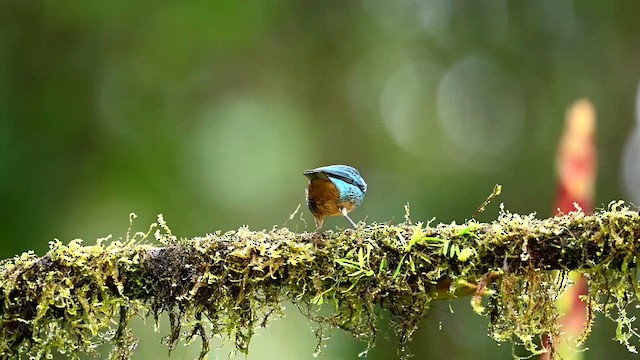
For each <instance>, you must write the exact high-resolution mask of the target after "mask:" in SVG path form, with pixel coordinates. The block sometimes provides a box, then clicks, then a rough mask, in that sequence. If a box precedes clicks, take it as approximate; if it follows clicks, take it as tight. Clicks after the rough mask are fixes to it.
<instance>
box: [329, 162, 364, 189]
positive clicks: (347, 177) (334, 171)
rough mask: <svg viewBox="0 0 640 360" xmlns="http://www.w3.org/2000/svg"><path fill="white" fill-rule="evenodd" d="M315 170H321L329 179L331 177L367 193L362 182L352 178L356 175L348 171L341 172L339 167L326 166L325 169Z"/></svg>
mask: <svg viewBox="0 0 640 360" xmlns="http://www.w3.org/2000/svg"><path fill="white" fill-rule="evenodd" d="M316 170H321V171H322V172H324V173H325V174H327V176H329V177H332V178H334V179H339V180H342V181H344V182H346V183H347V184H351V185H353V186H356V187H358V188H359V189H360V190H361V191H362V192H366V191H367V188H366V186H365V185H364V184H363V183H362V182H360V181H358V180H356V179H354V176H357V174H352V173H351V172H349V171H348V170H343V169H341V168H339V167H333V166H327V167H323V168H318V169H316Z"/></svg>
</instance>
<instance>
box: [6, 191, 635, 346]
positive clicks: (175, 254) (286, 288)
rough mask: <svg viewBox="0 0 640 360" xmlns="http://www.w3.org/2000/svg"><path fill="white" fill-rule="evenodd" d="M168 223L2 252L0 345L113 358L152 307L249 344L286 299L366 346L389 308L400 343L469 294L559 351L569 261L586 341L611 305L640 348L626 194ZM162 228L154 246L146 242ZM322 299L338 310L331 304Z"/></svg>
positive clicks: (183, 336) (622, 337)
mask: <svg viewBox="0 0 640 360" xmlns="http://www.w3.org/2000/svg"><path fill="white" fill-rule="evenodd" d="M158 225H159V229H158V230H157V231H155V233H154V234H153V235H151V234H152V232H153V230H151V229H150V230H149V232H147V233H137V234H135V235H133V236H131V235H130V233H129V232H127V235H126V236H125V237H124V238H121V239H119V240H118V241H114V242H110V243H108V244H107V242H108V241H107V240H108V239H99V240H98V241H97V242H96V244H95V245H84V246H83V245H82V244H81V242H80V241H78V240H74V241H72V242H71V243H69V244H68V245H63V244H62V243H61V242H59V241H54V242H52V243H51V245H50V250H49V251H48V252H47V253H46V254H45V255H44V256H41V257H39V256H36V255H35V254H33V253H32V252H28V253H24V254H22V255H19V256H16V257H14V258H12V259H7V260H5V261H3V262H2V263H1V264H0V305H1V306H0V309H1V310H0V311H1V314H0V353H1V354H5V355H6V357H17V356H19V355H28V356H34V357H44V356H48V355H49V354H54V353H56V352H60V353H64V354H68V355H70V356H71V357H77V356H79V354H80V353H92V352H93V351H94V349H95V348H96V347H98V346H100V345H102V344H105V343H107V344H111V345H112V348H113V351H112V354H111V356H112V358H117V359H126V358H128V357H129V356H130V354H131V353H132V351H134V349H135V344H136V339H135V337H134V335H133V333H132V331H131V330H130V329H129V327H128V322H129V320H130V319H131V318H132V317H134V316H146V315H147V314H151V315H153V316H154V317H155V319H156V321H157V319H158V318H159V316H161V315H163V314H166V315H168V317H169V319H170V323H171V329H170V333H169V334H168V336H167V337H166V339H167V344H168V347H169V349H172V348H174V347H175V346H176V344H177V343H178V342H179V341H185V342H189V341H191V340H193V339H194V338H197V337H199V338H201V339H202V343H203V345H202V352H201V357H205V355H206V354H207V352H208V344H209V339H210V338H211V337H212V336H221V337H223V338H226V339H228V340H229V341H232V342H233V343H234V344H235V347H236V348H237V350H239V351H240V352H243V353H246V352H248V351H249V343H250V340H251V337H252V336H253V334H254V332H255V331H256V329H257V328H260V327H263V326H264V325H265V324H266V323H267V322H268V321H269V320H270V319H271V318H272V317H276V316H282V305H281V303H282V302H283V301H289V302H293V303H294V304H296V305H297V306H299V307H300V308H302V309H304V311H303V312H304V313H306V314H307V315H308V316H309V317H310V318H311V319H313V320H314V321H317V322H319V324H321V325H322V326H330V327H336V328H340V329H344V330H346V331H348V332H350V333H352V334H353V335H354V336H355V337H357V338H363V339H366V340H367V341H368V344H369V346H373V344H374V342H375V335H376V331H377V318H378V316H379V314H380V312H381V311H384V312H387V313H388V314H390V318H391V321H392V327H393V328H394V330H395V331H396V332H397V334H398V335H399V339H400V341H401V342H403V343H404V342H407V341H409V340H410V339H411V335H412V333H413V332H414V330H415V329H416V327H417V325H418V323H419V321H420V320H421V319H422V318H423V317H425V316H426V315H427V314H428V312H429V309H430V307H431V305H432V302H433V301H438V300H443V299H448V298H453V297H458V296H465V295H471V296H470V299H471V305H472V306H473V308H474V310H475V311H476V312H478V313H479V314H481V315H484V316H487V317H488V319H489V321H490V326H489V334H490V335H491V336H492V337H493V338H494V339H495V340H496V341H498V342H503V341H512V342H515V343H518V344H521V345H523V346H524V347H525V348H526V349H527V350H528V351H530V352H532V353H538V352H541V351H553V344H552V347H551V348H543V347H541V345H539V344H540V338H539V337H540V336H541V335H542V334H545V333H547V334H550V335H551V339H554V338H557V337H558V336H557V335H558V334H559V331H560V329H559V328H558V325H557V322H556V319H557V317H558V313H557V310H556V308H555V304H554V301H555V299H556V298H557V297H558V296H559V295H560V294H561V292H562V291H563V289H564V288H565V286H566V285H567V282H568V281H569V280H568V278H567V277H566V273H567V272H568V271H569V270H575V271H579V272H581V273H583V274H584V275H585V276H586V277H587V279H588V280H589V295H588V297H587V298H585V299H584V300H585V301H586V302H587V305H588V306H587V309H588V312H587V314H586V315H585V320H586V322H587V324H588V326H587V327H586V330H585V332H584V333H583V335H582V336H581V337H580V338H579V339H574V340H575V341H576V342H577V345H579V344H580V343H581V342H583V341H584V340H585V339H586V337H587V336H588V335H589V331H590V329H591V324H592V322H593V319H594V315H593V314H594V312H596V311H600V312H602V313H604V314H605V315H606V316H607V317H609V318H611V319H613V320H614V321H616V322H617V323H618V330H617V332H616V334H615V336H616V339H617V340H618V341H619V342H621V343H623V344H624V345H626V346H627V348H628V349H629V350H630V351H635V347H634V346H633V345H632V342H634V341H635V340H637V337H638V334H637V333H636V332H635V327H636V324H634V319H633V318H630V317H629V316H627V309H628V308H629V307H630V306H632V307H633V306H635V305H636V304H637V303H638V300H639V298H638V292H637V288H638V284H637V281H636V276H635V272H636V258H637V256H638V252H639V247H638V239H640V215H639V214H638V212H637V211H636V210H633V209H631V208H629V207H627V206H625V205H624V204H623V203H621V202H617V203H612V204H610V205H609V206H608V207H607V208H606V209H603V210H601V211H598V212H596V213H595V214H593V215H586V214H584V213H583V212H581V211H580V210H577V211H575V212H571V213H569V214H566V215H563V216H557V217H552V218H548V219H537V218H535V216H534V215H517V214H512V213H509V212H507V211H505V210H503V209H501V211H500V214H499V216H498V218H497V219H496V220H495V221H493V222H490V223H479V222H476V221H474V220H470V221H467V222H465V223H463V224H455V223H452V224H439V225H435V226H430V224H426V225H425V224H422V223H416V224H414V223H411V221H410V220H407V221H405V222H404V223H402V224H397V225H391V224H371V225H360V226H359V227H358V228H357V229H355V230H345V231H343V232H327V233H324V234H322V235H316V234H309V233H302V234H299V233H294V232H291V231H290V230H288V229H286V228H273V229H271V230H264V231H251V230H249V229H248V228H246V227H243V228H240V229H238V230H235V231H229V232H226V233H221V232H218V233H215V234H208V235H206V236H202V237H195V238H191V239H179V238H178V237H176V236H175V235H173V234H172V233H171V230H170V229H169V227H168V226H167V225H166V224H165V222H164V220H163V219H162V217H159V221H158ZM153 226H156V225H155V224H154V225H153ZM153 226H152V229H153ZM153 237H155V239H156V240H157V243H156V245H150V244H149V243H150V242H151V239H152V238H153ZM322 306H325V307H330V308H331V309H332V310H333V311H332V313H331V315H328V316H320V315H319V313H318V312H317V311H316V310H317V309H318V308H320V307H322ZM319 337H320V338H321V337H322V336H321V335H320V336H319ZM634 338H635V340H634ZM319 341H320V340H319ZM310 351H311V350H310Z"/></svg>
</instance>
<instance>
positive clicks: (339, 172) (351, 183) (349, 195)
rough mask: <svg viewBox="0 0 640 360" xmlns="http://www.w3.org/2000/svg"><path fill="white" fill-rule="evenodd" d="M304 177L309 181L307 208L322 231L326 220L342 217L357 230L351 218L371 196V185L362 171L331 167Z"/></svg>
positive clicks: (322, 168) (344, 166)
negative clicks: (328, 217) (368, 193)
mask: <svg viewBox="0 0 640 360" xmlns="http://www.w3.org/2000/svg"><path fill="white" fill-rule="evenodd" d="M304 175H305V176H306V177H308V178H309V185H308V186H307V205H308V206H309V210H311V213H312V214H313V217H314V218H315V220H316V225H317V226H318V229H320V228H322V224H323V220H324V217H325V216H339V215H342V216H344V217H345V218H346V219H347V220H349V222H350V223H351V224H352V225H353V226H354V227H356V224H355V223H354V222H353V220H351V218H349V216H348V215H347V214H348V213H349V211H351V210H353V209H355V208H357V207H358V206H360V204H362V201H363V200H364V196H365V194H366V192H367V183H366V182H365V181H364V179H363V178H362V176H360V173H359V172H358V170H356V169H355V168H353V167H351V166H347V165H330V166H323V167H319V168H316V169H312V170H307V171H305V172H304Z"/></svg>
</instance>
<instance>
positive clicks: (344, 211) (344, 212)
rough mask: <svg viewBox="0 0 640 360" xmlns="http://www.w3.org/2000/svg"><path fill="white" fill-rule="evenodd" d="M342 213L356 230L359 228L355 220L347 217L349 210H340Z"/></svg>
mask: <svg viewBox="0 0 640 360" xmlns="http://www.w3.org/2000/svg"><path fill="white" fill-rule="evenodd" d="M340 212H341V213H342V216H344V217H345V218H346V219H347V220H349V222H350V223H351V225H353V228H354V229H357V228H358V225H356V223H354V222H353V220H351V218H350V217H349V215H347V208H340Z"/></svg>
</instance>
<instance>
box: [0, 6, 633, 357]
mask: <svg viewBox="0 0 640 360" xmlns="http://www.w3.org/2000/svg"><path fill="white" fill-rule="evenodd" d="M637 14H640V2H632V1H624V2H606V1H599V0H585V1H579V2H578V1H575V2H572V1H564V0H561V1H557V0H538V1H526V2H522V1H520V2H519V1H501V0H493V1H482V2H479V1H472V0H465V1H444V0H438V1H416V0H408V1H384V0H372V1H352V2H342V1H279V2H276V1H273V2H267V1H253V2H211V1H181V2H173V1H122V0H112V1H80V0H55V1H54V0H40V1H11V0H5V1H1V0H0V149H1V152H0V156H1V158H0V159H1V166H0V193H1V200H2V206H1V207H0V238H1V239H2V243H1V246H0V253H1V256H0V257H1V258H7V257H11V256H13V255H15V254H18V253H21V252H23V251H26V250H28V249H33V250H35V251H36V252H37V253H39V254H43V253H44V252H45V251H46V250H47V246H48V244H47V243H48V241H50V240H52V239H53V238H59V239H61V240H63V241H64V242H68V241H69V240H71V239H74V238H78V237H79V238H83V239H85V241H86V242H87V243H91V242H93V241H94V239H95V238H97V237H102V236H105V235H107V234H111V233H113V234H114V236H116V237H118V236H122V235H123V234H124V233H125V231H126V229H127V225H128V214H129V213H130V212H135V213H137V214H138V215H139V218H138V220H137V221H136V223H135V226H136V229H137V230H141V231H144V230H146V229H147V227H148V225H149V223H151V222H152V221H154V220H155V216H156V214H158V213H163V214H164V216H165V218H166V219H167V221H168V223H169V226H170V227H171V228H172V230H173V232H174V233H175V234H177V235H179V236H184V237H190V236H197V235H202V234H205V233H208V232H213V231H216V230H223V231H225V230H230V229H235V228H237V227H239V226H241V225H245V224H246V225H249V226H250V227H251V228H252V229H262V228H270V227H272V226H274V225H278V226H282V225H283V224H285V222H286V221H287V218H288V216H289V214H291V213H292V212H293V211H294V210H295V208H296V207H297V206H298V204H303V203H304V199H303V197H304V187H305V185H306V182H307V180H306V179H305V178H304V176H302V171H303V170H304V169H307V168H312V167H317V166H321V165H327V164H333V163H344V164H349V165H353V166H355V167H357V168H358V169H359V170H360V171H361V173H362V174H363V176H364V177H365V179H366V180H367V182H368V184H369V192H368V195H367V199H366V200H365V202H364V204H363V206H362V207H361V208H360V209H358V210H356V211H355V212H354V213H353V216H352V217H353V219H354V220H356V221H359V220H365V221H367V222H386V221H392V222H400V221H402V220H403V215H404V210H403V205H404V204H406V203H407V202H409V203H410V204H411V212H412V217H413V218H414V220H418V219H421V220H429V219H431V218H432V217H436V218H437V220H438V221H442V222H451V221H454V220H455V221H458V222H461V221H464V220H465V219H466V218H469V217H470V216H471V215H472V214H473V212H474V211H475V209H476V208H477V207H478V205H479V204H480V203H481V202H482V201H483V200H484V199H485V198H486V196H487V195H488V194H489V193H490V192H491V189H492V187H493V185H494V184H496V183H500V184H502V185H503V195H502V196H501V197H500V199H499V201H502V202H504V203H505V206H506V208H507V209H509V210H511V211H514V212H523V213H529V212H537V213H538V214H539V216H549V215H551V214H552V202H553V198H554V195H555V190H556V179H555V170H554V168H555V164H554V161H555V159H554V156H555V151H556V149H555V148H556V144H557V142H558V139H559V137H560V131H561V129H562V127H563V125H564V114H565V110H566V108H567V107H568V106H569V104H570V103H572V102H573V101H574V100H576V99H578V98H581V97H588V98H589V99H591V100H592V101H593V103H594V104H595V106H596V108H597V112H598V121H599V123H598V130H597V147H598V156H599V177H598V182H597V201H596V204H597V205H598V206H600V205H602V204H606V203H608V202H609V201H610V200H613V199H628V200H634V199H635V200H636V201H640V199H639V196H638V195H637V194H635V195H634V193H633V191H634V189H636V188H635V187H634V186H633V184H637V183H634V179H637V177H634V174H636V173H637V168H638V167H637V165H634V163H633V160H634V159H635V158H636V157H634V156H633V154H635V153H633V154H631V155H629V154H627V156H626V158H627V159H631V160H629V161H627V165H625V166H626V168H623V165H622V164H623V163H624V162H623V161H622V159H623V158H625V146H626V147H627V152H628V151H630V150H628V149H632V150H633V149H637V147H634V146H631V145H625V143H626V142H627V141H628V138H633V136H632V137H630V134H636V131H635V130H634V129H635V128H634V126H635V125H634V123H635V121H634V107H635V104H634V102H635V92H636V86H637V80H638V78H639V75H640V66H639V64H640V46H639V44H640V21H638V19H637ZM623 173H624V174H627V175H625V176H626V177H625V176H622V174H623ZM623 178H624V179H626V180H624V179H623ZM624 184H627V187H626V188H627V189H628V191H627V190H625V186H623V185H624ZM629 184H631V185H629ZM638 189H640V187H638ZM636 191H638V190H636ZM302 209H303V211H304V212H303V218H304V219H305V220H306V223H305V222H303V221H302V220H300V219H299V218H297V219H295V220H293V221H289V222H288V223H287V226H288V227H290V228H292V229H294V230H297V231H305V230H307V231H311V230H313V226H312V223H313V219H312V218H311V216H310V215H309V214H308V212H307V210H306V208H305V207H304V205H303V208H302ZM496 213H497V205H495V204H493V205H492V206H491V207H490V208H489V209H488V210H487V212H486V213H484V214H482V215H481V216H480V219H481V220H484V221H486V220H490V219H491V218H494V217H495V216H496ZM325 224H326V225H328V226H329V227H336V226H337V227H346V226H347V223H346V221H344V219H337V218H336V219H329V220H328V221H327V222H326V223H325ZM451 308H452V309H453V310H454V311H455V313H454V314H451V313H450V307H449V304H448V303H441V304H438V305H437V306H436V307H435V308H434V309H433V311H432V313H431V314H430V315H429V316H428V317H427V318H426V319H425V320H424V321H423V323H422V324H421V326H420V329H419V330H418V331H417V332H416V333H415V337H414V341H413V343H411V345H410V347H411V349H412V350H413V352H414V353H415V354H416V358H417V359H445V358H446V359H448V358H453V359H467V358H473V359H495V358H510V354H511V346H510V345H509V344H504V345H502V346H498V345H496V344H495V343H494V342H493V341H492V340H491V339H490V338H488V336H487V335H486V333H487V332H486V327H487V324H488V320H487V319H485V318H482V317H479V316H477V315H475V314H473V313H472V311H471V309H470V307H469V305H468V299H462V300H459V301H455V302H453V303H452V304H451ZM287 312H288V314H289V315H288V316H287V317H286V318H284V319H279V320H276V321H274V322H273V323H272V324H271V325H270V327H269V328H268V329H265V330H260V331H259V332H258V335H257V336H256V337H255V339H254V342H253V344H252V347H251V349H250V351H251V353H250V355H249V356H248V359H312V358H313V357H312V353H313V351H314V346H315V337H314V335H313V325H312V324H310V323H309V322H308V321H307V320H306V319H305V318H304V317H303V316H302V315H300V313H299V312H298V310H296V309H295V308H294V307H293V306H291V305H289V306H288V311H287ZM597 320H598V321H597V323H596V327H595V330H594V333H593V334H592V336H591V338H590V340H589V342H588V347H589V348H590V350H589V351H588V352H587V353H586V354H585V356H584V358H585V359H600V358H603V357H605V356H606V357H608V358H614V357H615V358H619V359H624V358H629V359H630V358H632V354H629V353H627V351H626V350H625V349H624V348H623V347H622V346H620V345H618V344H616V343H614V341H612V340H611V338H612V337H613V336H614V328H613V327H612V326H611V324H610V323H609V322H608V321H606V320H604V319H603V318H602V316H598V319H597ZM384 322H385V321H384V320H381V323H384ZM164 325H165V326H164V327H163V329H161V332H160V333H159V334H158V333H154V332H153V331H152V328H153V326H152V323H151V322H147V323H146V324H142V322H140V323H139V324H137V325H136V333H137V335H139V336H140V337H141V340H140V345H139V349H138V351H137V352H136V357H135V358H137V359H150V358H166V356H167V355H166V347H164V346H163V345H159V342H160V339H161V337H162V336H164V335H166V331H167V328H166V323H164ZM395 341H396V339H395V338H394V337H393V336H392V334H389V332H388V331H385V330H382V331H381V335H380V337H379V340H378V346H377V347H376V348H375V349H374V350H372V352H371V353H370V354H369V357H368V358H370V359H394V358H396V357H397V356H396V343H395ZM215 344H217V343H215V341H214V345H215ZM326 344H327V347H326V349H325V350H324V353H323V355H321V357H323V358H326V359H353V358H356V357H357V354H358V353H359V352H360V351H362V350H363V349H364V344H363V343H361V342H359V341H357V340H354V339H353V338H351V337H350V336H346V335H345V334H344V333H342V332H341V331H335V332H334V336H333V337H332V338H331V339H330V340H328V341H327V342H326ZM228 349H229V348H228V347H226V348H223V349H221V350H218V351H214V352H212V356H211V358H214V356H219V357H222V358H226V354H227V352H228ZM198 352H199V345H198V344H195V346H191V347H189V348H186V349H185V348H179V349H177V350H176V351H175V352H174V353H173V354H172V358H175V359H191V358H194V357H195V356H197V354H198ZM633 358H635V357H633Z"/></svg>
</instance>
